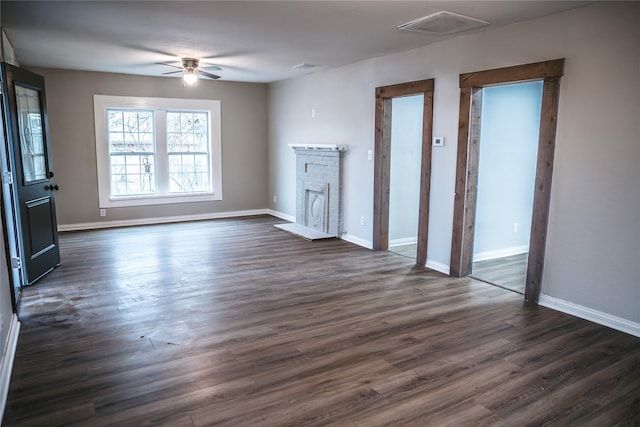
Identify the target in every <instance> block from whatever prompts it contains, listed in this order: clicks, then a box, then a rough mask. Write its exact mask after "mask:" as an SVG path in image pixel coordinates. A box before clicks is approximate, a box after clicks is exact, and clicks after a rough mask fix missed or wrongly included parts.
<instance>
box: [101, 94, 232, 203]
mask: <svg viewBox="0 0 640 427" xmlns="http://www.w3.org/2000/svg"><path fill="white" fill-rule="evenodd" d="M109 108H114V109H118V108H120V109H127V108H144V109H149V110H154V112H155V114H154V115H155V119H154V122H155V129H154V133H155V135H156V141H155V144H156V147H157V148H156V150H158V148H159V147H165V148H164V150H165V151H166V138H167V132H166V129H167V127H166V112H167V111H179V110H185V111H189V110H191V111H194V110H197V111H205V112H208V113H209V135H210V140H211V146H210V147H209V150H210V152H209V162H210V164H209V168H210V173H211V177H210V178H211V189H210V191H209V192H205V193H187V194H176V193H170V194H169V193H166V194H141V195H132V196H117V197H111V170H110V158H109V145H108V142H107V109H109ZM93 114H94V121H95V133H96V135H95V136H96V166H97V172H98V201H99V205H100V206H99V207H100V208H117V207H126V206H145V205H165V204H172V203H185V202H206V201H215V200H222V132H221V119H220V101H219V100H212V99H177V98H175V99H174V98H149V97H135V96H110V95H93ZM158 166H159V165H158V162H156V167H158Z"/></svg>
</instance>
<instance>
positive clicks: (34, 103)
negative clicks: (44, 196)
mask: <svg viewBox="0 0 640 427" xmlns="http://www.w3.org/2000/svg"><path fill="white" fill-rule="evenodd" d="M16 103H17V105H18V127H19V131H20V154H21V156H22V174H23V176H24V181H25V184H28V183H29V182H33V181H38V180H41V179H46V178H47V167H46V161H45V148H44V138H43V128H42V112H41V111H40V94H39V93H38V91H36V90H33V89H29V88H26V87H22V86H18V85H16Z"/></svg>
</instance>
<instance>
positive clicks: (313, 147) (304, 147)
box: [289, 144, 348, 151]
mask: <svg viewBox="0 0 640 427" xmlns="http://www.w3.org/2000/svg"><path fill="white" fill-rule="evenodd" d="M289 147H290V148H292V149H294V150H321V151H324V150H327V151H347V148H348V147H347V146H346V145H339V144H289Z"/></svg>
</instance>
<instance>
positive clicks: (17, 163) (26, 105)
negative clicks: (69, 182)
mask: <svg viewBox="0 0 640 427" xmlns="http://www.w3.org/2000/svg"><path fill="white" fill-rule="evenodd" d="M2 73H3V81H4V82H5V84H6V87H5V90H4V91H3V92H4V93H5V94H6V96H4V97H3V99H4V108H5V120H6V121H7V126H6V127H7V132H6V133H7V146H8V150H7V151H8V153H9V168H10V170H11V175H12V180H13V189H14V191H13V195H14V198H15V201H14V206H15V208H16V211H17V215H16V220H17V225H18V227H17V228H18V239H19V241H20V253H21V267H22V269H23V277H24V281H25V284H32V283H33V282H35V281H36V280H38V279H39V278H40V277H42V276H44V275H45V274H46V273H48V272H49V271H51V270H52V269H53V268H55V267H56V266H57V265H59V264H60V251H59V248H58V232H57V225H56V207H55V197H54V192H55V191H56V190H57V189H58V186H57V185H55V183H54V181H53V171H52V163H51V149H50V148H51V147H50V140H49V134H48V125H47V110H46V104H45V92H44V78H43V77H42V76H39V75H37V74H34V73H31V72H29V71H26V70H23V69H20V68H17V67H14V66H12V65H9V64H2Z"/></svg>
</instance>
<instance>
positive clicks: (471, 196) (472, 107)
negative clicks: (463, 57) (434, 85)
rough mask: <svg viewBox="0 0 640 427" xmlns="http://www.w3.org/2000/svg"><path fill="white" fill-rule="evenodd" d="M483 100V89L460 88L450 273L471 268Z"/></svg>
mask: <svg viewBox="0 0 640 427" xmlns="http://www.w3.org/2000/svg"><path fill="white" fill-rule="evenodd" d="M481 103H482V90H481V89H479V88H462V89H460V115H459V117H460V122H459V125H458V153H457V164H456V184H455V196H454V202H453V231H452V238H451V262H450V265H449V273H450V274H451V275H452V276H455V277H462V276H466V275H468V274H469V273H470V271H471V261H472V256H471V252H472V251H473V228H474V225H475V206H476V187H477V183H478V141H479V138H480V111H481V109H480V108H479V106H480V105H481Z"/></svg>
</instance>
